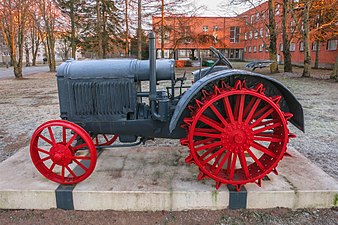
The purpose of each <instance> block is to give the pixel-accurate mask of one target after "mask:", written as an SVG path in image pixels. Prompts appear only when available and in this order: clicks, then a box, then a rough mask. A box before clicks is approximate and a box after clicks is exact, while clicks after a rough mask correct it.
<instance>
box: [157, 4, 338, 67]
mask: <svg viewBox="0 0 338 225" xmlns="http://www.w3.org/2000/svg"><path fill="white" fill-rule="evenodd" d="M282 10H283V8H282V1H279V0H277V1H276V5H275V21H276V25H277V29H276V30H277V61H278V62H279V63H283V61H284V58H283V39H282V14H283V11H282ZM268 18H269V15H268V3H267V2H264V3H262V4H261V5H259V6H257V7H255V8H252V9H250V10H248V11H246V12H244V13H242V14H240V15H238V16H236V17H189V18H188V17H185V18H178V17H166V18H165V19H164V51H165V54H164V57H165V58H173V56H175V58H188V57H189V58H191V59H196V58H199V56H200V55H199V54H201V52H202V54H201V56H202V57H204V58H205V57H208V56H209V55H210V52H209V51H208V49H209V47H210V46H211V45H212V46H214V47H216V48H218V49H220V50H221V51H222V52H223V53H224V54H225V56H226V57H228V58H229V59H233V60H245V61H252V60H268V59H269V29H268V28H267V26H266V25H267V24H268ZM288 23H289V24H288V26H287V30H288V33H289V36H292V40H291V43H290V52H291V56H292V63H293V64H296V65H297V64H299V65H302V64H303V62H304V43H303V42H302V38H301V35H300V34H299V33H297V28H299V24H297V22H295V20H294V19H292V17H291V16H289V18H288ZM153 30H154V31H155V32H156V34H157V39H156V48H157V52H158V57H159V58H160V57H161V49H162V45H161V41H162V40H161V18H160V17H153ZM203 37H204V38H203ZM337 47H338V37H337V38H332V39H330V40H326V41H322V42H320V43H319V46H318V48H319V64H320V66H324V67H332V66H333V65H334V63H335V61H336V57H337V56H338V48H337ZM316 48H317V44H316V41H315V40H314V38H313V37H311V43H310V51H311V59H312V62H314V61H315V57H316ZM196 50H197V51H196Z"/></svg>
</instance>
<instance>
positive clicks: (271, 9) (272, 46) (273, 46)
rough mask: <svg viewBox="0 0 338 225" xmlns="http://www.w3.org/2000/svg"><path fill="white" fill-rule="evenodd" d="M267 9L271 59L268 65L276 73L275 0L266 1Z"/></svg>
mask: <svg viewBox="0 0 338 225" xmlns="http://www.w3.org/2000/svg"><path fill="white" fill-rule="evenodd" d="M268 11H269V26H268V27H269V34H270V45H269V53H270V60H272V61H273V63H271V65H270V72H271V73H278V72H279V70H278V63H277V30H276V21H275V0H269V1H268Z"/></svg>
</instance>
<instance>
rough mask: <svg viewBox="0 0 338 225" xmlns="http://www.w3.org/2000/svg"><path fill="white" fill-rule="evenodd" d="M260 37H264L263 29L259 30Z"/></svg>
mask: <svg viewBox="0 0 338 225" xmlns="http://www.w3.org/2000/svg"><path fill="white" fill-rule="evenodd" d="M259 36H260V37H263V28H261V29H259Z"/></svg>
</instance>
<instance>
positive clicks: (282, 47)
mask: <svg viewBox="0 0 338 225" xmlns="http://www.w3.org/2000/svg"><path fill="white" fill-rule="evenodd" d="M279 50H280V51H281V52H282V51H283V50H284V46H283V44H282V43H280V44H279Z"/></svg>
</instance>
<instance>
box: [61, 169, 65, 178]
mask: <svg viewBox="0 0 338 225" xmlns="http://www.w3.org/2000/svg"><path fill="white" fill-rule="evenodd" d="M61 176H62V180H63V182H64V181H65V167H64V166H62V169H61Z"/></svg>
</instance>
